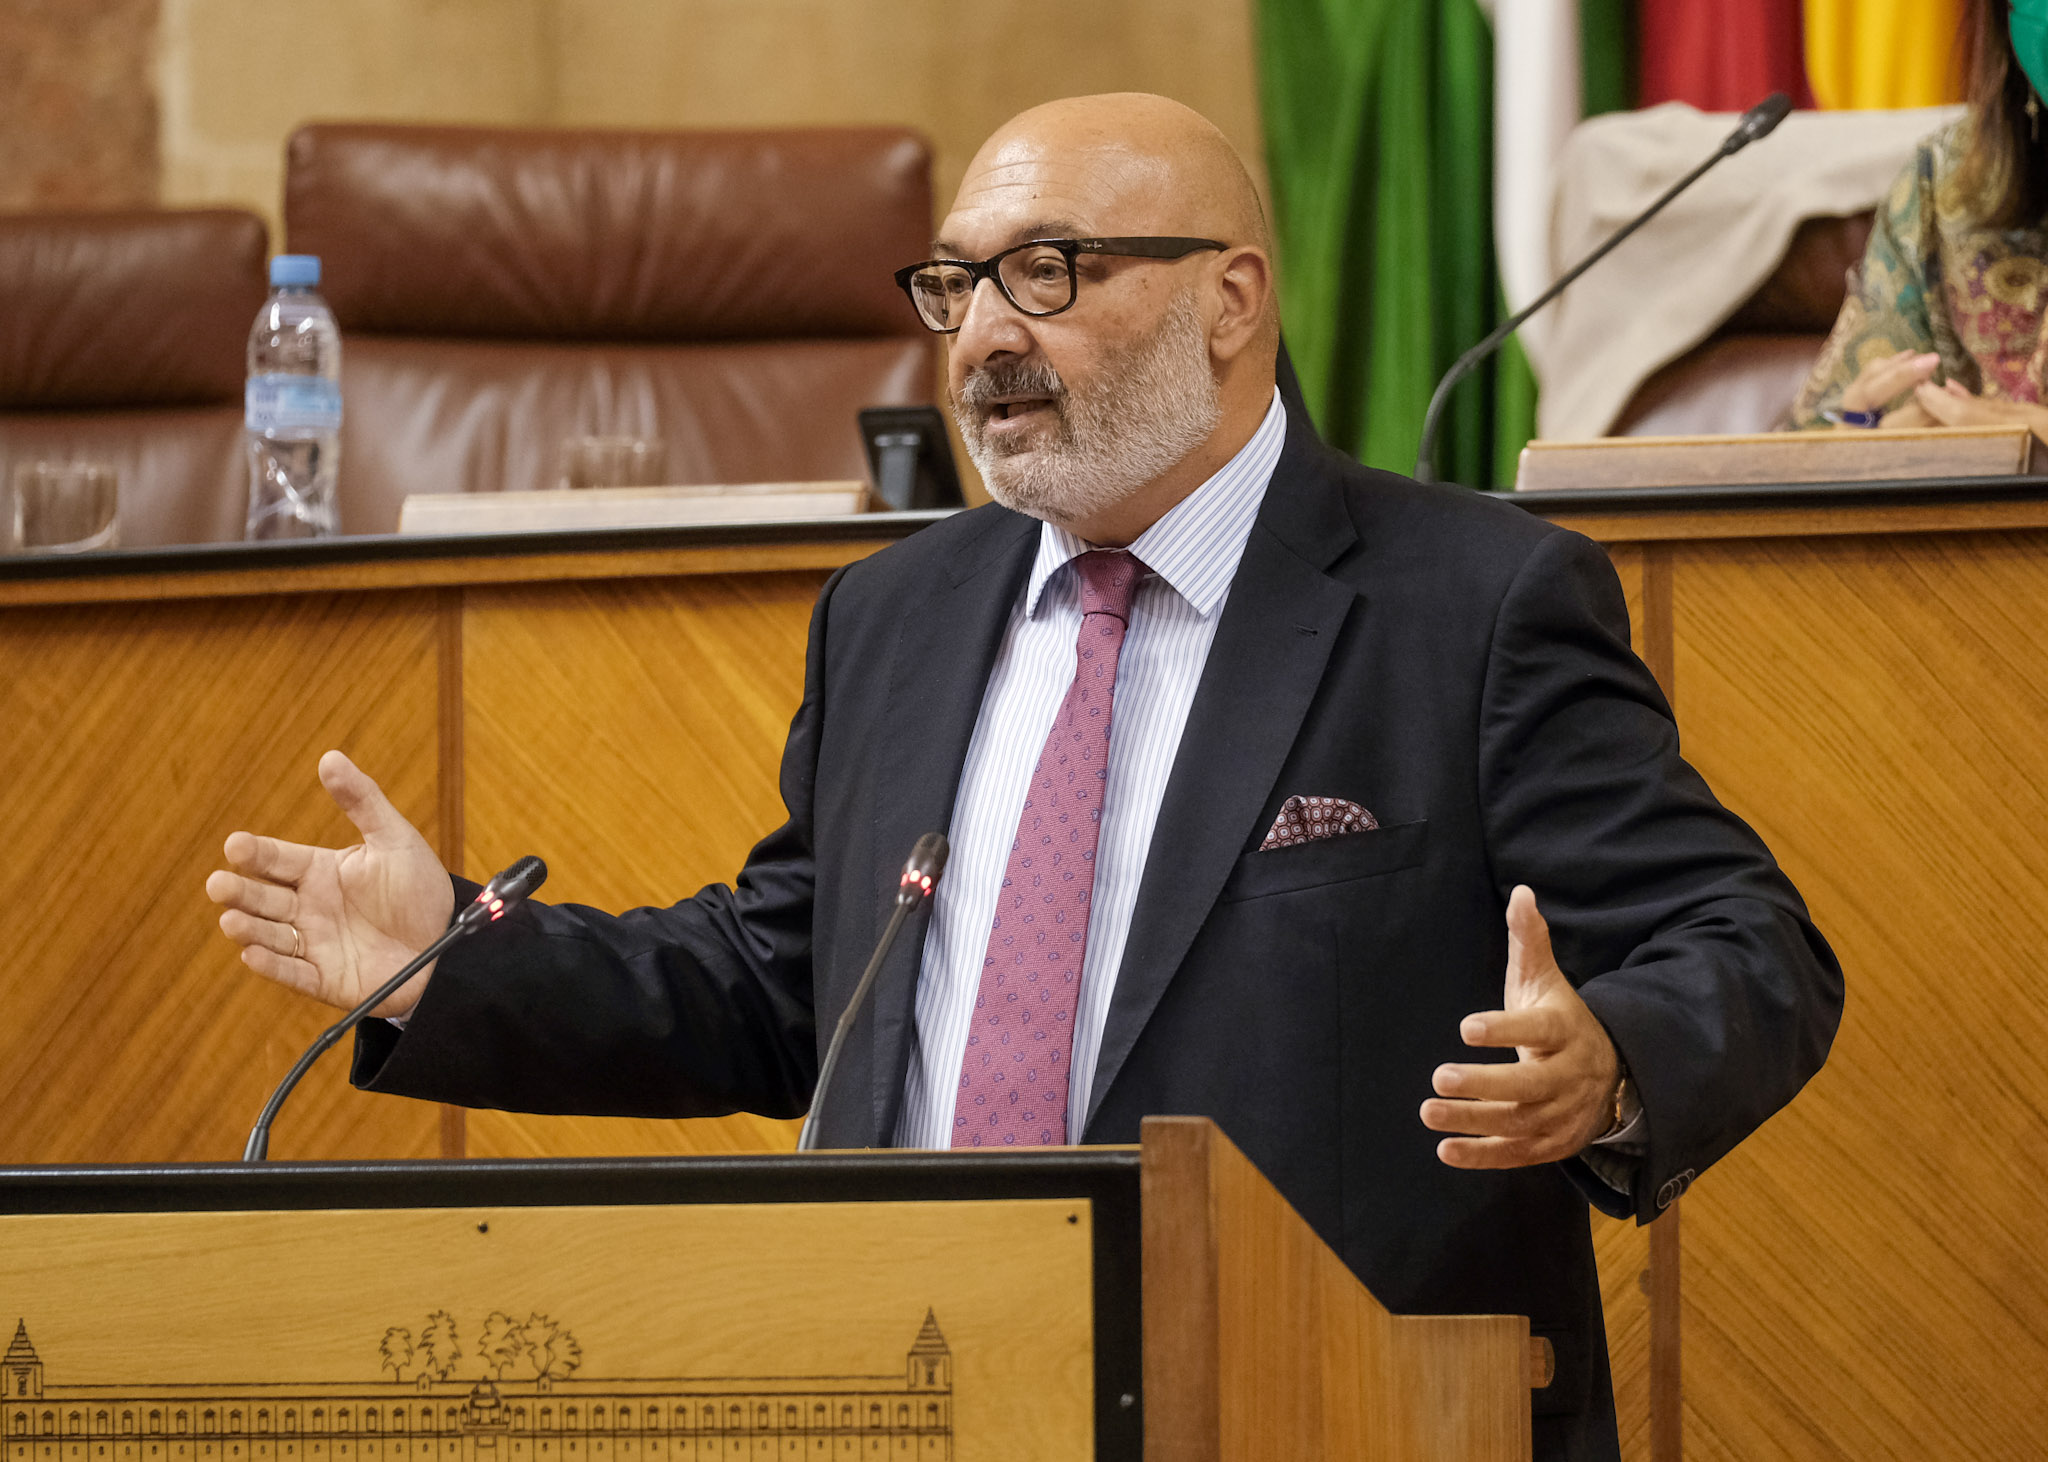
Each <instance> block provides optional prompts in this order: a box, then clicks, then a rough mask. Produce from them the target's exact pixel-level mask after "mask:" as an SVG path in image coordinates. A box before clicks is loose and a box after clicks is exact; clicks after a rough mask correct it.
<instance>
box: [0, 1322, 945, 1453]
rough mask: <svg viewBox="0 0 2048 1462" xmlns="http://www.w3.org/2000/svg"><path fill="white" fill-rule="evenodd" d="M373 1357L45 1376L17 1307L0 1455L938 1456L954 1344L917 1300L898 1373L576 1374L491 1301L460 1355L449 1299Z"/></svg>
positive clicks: (564, 1335)
mask: <svg viewBox="0 0 2048 1462" xmlns="http://www.w3.org/2000/svg"><path fill="white" fill-rule="evenodd" d="M377 1356H378V1358H379V1360H380V1361H381V1362H382V1364H383V1367H384V1369H385V1370H386V1371H388V1372H390V1373H391V1375H392V1379H390V1380H388V1381H379V1382H370V1383H360V1384H358V1383H349V1382H306V1383H301V1382H290V1381H252V1382H237V1383H225V1384H158V1383H152V1382H148V1381H140V1382H135V1383H132V1384H130V1383H124V1384H114V1385H76V1386H60V1385H51V1384H48V1383H47V1382H46V1380H45V1378H44V1371H43V1361H42V1357H41V1356H40V1355H39V1354H38V1353H37V1351H36V1348H35V1345H34V1343H33V1342H32V1341H31V1340H30V1338H29V1332H28V1325H27V1322H26V1321H25V1320H24V1321H20V1322H18V1323H17V1324H16V1326H15V1330H14V1339H13V1341H12V1343H11V1344H9V1346H8V1347H7V1350H6V1352H5V1354H4V1355H0V1462H771V1459H773V1462H780V1459H790V1462H795V1459H799V1458H802V1459H815V1462H838V1459H842V1458H862V1459H865V1458H877V1459H883V1458H887V1459H913V1458H914V1459H919V1462H951V1459H952V1456H953V1356H952V1352H951V1350H950V1349H948V1347H947V1345H946V1339H945V1336H944V1335H943V1334H942V1333H941V1332H940V1330H939V1324H938V1319H937V1317H936V1316H935V1315H933V1314H932V1313H931V1312H930V1311H926V1313H925V1319H924V1325H923V1327H922V1328H921V1329H920V1330H919V1331H918V1333H917V1338H916V1339H915V1340H914V1341H913V1342H912V1344H911V1347H910V1350H909V1352H908V1354H907V1355H906V1356H905V1360H904V1368H903V1370H902V1372H901V1373H899V1374H897V1375H849V1376H770V1377H763V1376H739V1377H731V1376H690V1377H664V1378H651V1379H619V1378H583V1377H578V1376H576V1375H575V1371H576V1370H577V1369H578V1367H579V1366H580V1364H581V1359H582V1353H581V1349H580V1347H579V1346H578V1344H577V1342H576V1339H575V1337H574V1336H573V1335H572V1334H571V1333H570V1332H569V1331H568V1330H566V1329H564V1328H562V1327H561V1326H559V1325H557V1324H555V1323H554V1322H553V1321H551V1320H549V1319H548V1318H547V1317H546V1316H543V1315H534V1316H532V1317H530V1318H529V1319H527V1320H525V1321H514V1320H512V1319H511V1318H510V1317H508V1316H506V1315H505V1314H504V1313H502V1312H499V1313H494V1314H493V1315H492V1316H491V1317H490V1318H489V1319H488V1320H486V1321H485V1323H484V1327H483V1330H482V1331H481V1332H480V1334H479V1336H478V1339H477V1342H476V1354H475V1357H474V1362H475V1364H474V1365H465V1362H467V1361H470V1360H471V1357H469V1356H467V1355H465V1353H464V1352H463V1350H462V1348H461V1344H460V1341H459V1338H458V1333H457V1327H456V1324H455V1322H454V1320H453V1319H452V1318H451V1317H450V1316H449V1315H448V1313H447V1312H446V1311H438V1312H436V1313H435V1314H434V1315H433V1316H431V1317H430V1318H429V1320H428V1323H427V1325H426V1326H425V1328H424V1329H423V1330H422V1331H421V1334H420V1336H419V1339H418V1341H417V1342H415V1340H414V1339H413V1336H412V1334H411V1332H410V1331H408V1330H404V1329H400V1328H398V1327H395V1326H394V1327H393V1328H392V1329H390V1330H387V1331H386V1332H385V1334H384V1338H383V1342H382V1344H381V1345H380V1346H378V1347H377ZM478 1367H480V1368H481V1370H482V1372H483V1374H482V1375H481V1376H477V1375H475V1374H474V1371H475V1369H476V1368H478ZM464 1369H470V1370H471V1371H472V1374H471V1375H470V1376H468V1377H463V1376H461V1375H460V1372H461V1371H462V1370H464Z"/></svg>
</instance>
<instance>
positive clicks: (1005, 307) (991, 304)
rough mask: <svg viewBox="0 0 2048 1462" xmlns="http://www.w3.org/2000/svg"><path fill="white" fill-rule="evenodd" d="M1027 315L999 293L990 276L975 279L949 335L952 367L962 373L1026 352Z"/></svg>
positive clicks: (1028, 343)
mask: <svg viewBox="0 0 2048 1462" xmlns="http://www.w3.org/2000/svg"><path fill="white" fill-rule="evenodd" d="M1033 343H1034V342H1033V338H1032V335H1031V324H1030V320H1029V317H1027V316H1026V315H1025V314H1024V313H1023V312H1022V311H1020V310H1019V309H1018V308H1017V307H1016V306H1015V305H1013V304H1011V303H1010V301H1009V299H1008V298H1007V297H1006V296H1005V295H1004V294H1003V291H1002V289H1001V287H1000V286H999V285H997V283H996V282H995V281H994V280H993V279H981V280H977V281H975V285H974V292H973V293H972V294H970V295H969V296H968V297H967V312H966V314H964V315H963V316H962V317H961V319H960V329H959V330H958V331H957V332H956V333H955V334H954V336H953V367H954V370H955V371H956V372H957V373H960V374H965V373H966V372H967V371H970V370H973V369H975V368H976V367H979V366H983V365H986V364H987V363H988V362H990V361H992V360H996V359H999V358H1001V357H1004V356H1012V355H1029V354H1030V353H1031V347H1032V345H1033Z"/></svg>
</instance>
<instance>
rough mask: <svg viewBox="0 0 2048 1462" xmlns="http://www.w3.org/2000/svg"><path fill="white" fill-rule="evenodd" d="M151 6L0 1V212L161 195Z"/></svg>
mask: <svg viewBox="0 0 2048 1462" xmlns="http://www.w3.org/2000/svg"><path fill="white" fill-rule="evenodd" d="M156 16H157V0H0V210H17V209H19V210H42V209H57V208H146V207H148V206H149V205H150V204H152V203H154V202H155V201H156V197H157V132H156V95H155V92H154V89H153V87H152V85H151V77H150V64H151V47H152V45H153V44H154V42H155V39H156Z"/></svg>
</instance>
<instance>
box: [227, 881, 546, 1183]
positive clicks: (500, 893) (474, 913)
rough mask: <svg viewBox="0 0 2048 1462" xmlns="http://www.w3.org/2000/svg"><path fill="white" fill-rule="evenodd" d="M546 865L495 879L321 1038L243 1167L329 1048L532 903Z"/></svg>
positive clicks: (259, 1128)
mask: <svg viewBox="0 0 2048 1462" xmlns="http://www.w3.org/2000/svg"><path fill="white" fill-rule="evenodd" d="M547 876H548V865H547V864H545V863H543V862H541V861H540V859H538V858H535V857H532V856H531V855H529V856H527V857H524V858H521V859H520V860H519V861H518V862H517V863H514V864H513V865H512V866H511V867H510V868H507V869H506V870H505V871H504V872H503V873H500V874H499V875H498V876H497V877H496V878H493V879H492V880H491V881H490V882H489V883H487V884H485V885H484V886H483V891H482V892H480V893H479V894H477V896H476V898H475V899H474V900H473V901H472V902H470V903H468V904H465V905H464V906H463V907H462V908H461V909H459V910H457V911H456V914H455V917H454V918H452V919H450V920H449V921H448V927H447V929H446V930H445V931H443V933H442V935H441V937H440V938H439V939H436V940H435V941H434V942H433V943H432V944H430V945H428V946H427V947H426V948H425V949H423V950H421V951H420V953H419V957H418V958H416V959H414V960H413V961H412V963H410V964H408V965H407V966H406V967H405V968H404V969H402V970H400V971H399V972H398V973H397V974H395V975H393V976H392V977H391V978H390V979H388V980H386V981H385V982H384V983H383V984H381V985H379V986H378V987H377V988H376V989H375V990H374V991H372V992H371V994H370V996H369V998H368V999H366V1000H364V1001H363V1003H362V1004H360V1005H358V1006H357V1007H356V1008H355V1009H353V1010H351V1011H350V1012H349V1013H348V1014H347V1015H344V1016H343V1017H342V1018H341V1019H340V1020H337V1021H336V1022H335V1023H334V1024H333V1025H330V1026H329V1027H327V1029H326V1030H324V1031H322V1032H320V1035H319V1038H318V1039H317V1040H315V1041H314V1042H313V1044H312V1045H310V1046H308V1047H307V1048H306V1054H305V1055H303V1056H301V1057H299V1059H298V1063H297V1064H296V1065H294V1066H293V1067H292V1069H291V1070H289V1071H287V1072H286V1073H285V1074H284V1080H283V1081H280V1082H279V1083H278V1084H277V1090H276V1091H273V1092H272V1093H271V1094H270V1100H269V1101H267V1102H265V1103H264V1104H263V1114H262V1115H261V1116H259V1117H258V1118H257V1119H256V1125H255V1126H254V1127H251V1128H250V1129H249V1141H248V1143H247V1145H245V1146H244V1147H243V1148H242V1161H243V1162H262V1161H263V1160H264V1159H265V1158H267V1157H269V1156H270V1124H271V1123H272V1122H274V1121H276V1120H277V1113H278V1109H279V1108H280V1107H282V1106H283V1105H284V1100H285V1098H286V1097H288V1096H290V1095H291V1094H292V1088H294V1087H296V1086H297V1085H298V1084H299V1081H300V1079H301V1078H302V1077H304V1076H305V1074H306V1073H307V1072H308V1071H311V1070H312V1069H313V1063H314V1062H315V1061H318V1060H319V1059H320V1058H321V1057H322V1056H324V1055H325V1054H326V1053H327V1049H328V1047H330V1046H332V1045H333V1044H334V1043H335V1042H336V1041H338V1040H340V1039H341V1038H342V1037H343V1036H345V1035H347V1034H348V1033H349V1032H350V1031H352V1030H354V1029H355V1028H356V1026H357V1025H358V1024H359V1023H360V1022H361V1021H362V1018H363V1017H364V1016H366V1015H368V1014H369V1013H370V1012H371V1011H373V1010H375V1009H376V1008H377V1007H378V1006H379V1005H382V1004H383V1003H384V1002H385V1001H386V1000H389V999H390V998H391V997H392V995H394V994H395V993H397V990H398V987H399V986H400V985H403V984H404V983H405V982H406V981H407V980H410V979H411V978H412V977H413V976H414V975H416V974H418V973H419V972H420V971H421V970H423V969H425V968H426V967H427V965H429V964H430V963H432V962H433V961H434V960H435V959H437V958H438V957H439V956H440V953H441V951H442V950H444V949H446V948H447V947H448V946H449V945H451V944H453V943H454V942H455V941H456V940H458V939H461V938H463V937H464V936H465V935H469V934H474V933H475V932H476V931H477V930H479V929H481V928H483V927H484V925H486V924H489V923H492V922H494V921H495V920H498V919H502V918H504V917H505V915H506V913H507V912H509V911H510V910H512V909H514V908H517V907H518V906H519V904H520V903H521V902H522V901H523V900H525V899H526V898H528V897H529V896H530V895H531V894H532V893H533V891H534V890H535V889H537V888H539V887H540V886H541V884H542V883H544V882H546V881H547Z"/></svg>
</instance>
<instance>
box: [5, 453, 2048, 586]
mask: <svg viewBox="0 0 2048 1462" xmlns="http://www.w3.org/2000/svg"><path fill="white" fill-rule="evenodd" d="M1500 496H1501V497H1502V498H1503V499H1504V500H1505V501H1507V502H1511V503H1513V504H1514V505H1515V506H1516V507H1519V508H1522V509H1523V510H1525V511H1527V512H1531V513H1536V514H1540V515H1541V516H1543V517H1547V518H1551V519H1554V520H1556V521H1558V522H1561V523H1565V524H1567V525H1568V526H1571V527H1573V528H1577V529H1579V530H1580V531H1582V532H1585V533H1588V534H1589V535H1591V536H1592V537H1595V538H1598V539H1600V540H1602V541H1603V542H1618V541H1624V540H1628V539H1633V538H1655V539H1663V538H1689V537H1728V536H1749V535H1752V534H1756V533H1759V532H1761V533H1762V534H1763V535H1764V536H1770V535H1771V534H1773V533H1798V534H1809V533H1837V532H1847V533H1867V532H1885V531H1895V530H1916V531H1925V530H1930V529H1941V528H1948V529H1952V530H1967V529H1981V528H2001V527H2007V528H2010V527H2048V477H1943V478H1919V479H1909V480H1905V481H1897V482H1805V483H1785V484H1781V485H1777V486H1766V487H1758V486H1747V485H1742V486H1730V485H1703V486H1696V487H1643V488H1588V489H1570V490H1549V491H1539V492H1508V493H1502V494H1500ZM945 516H947V513H946V512H945V511H932V512H915V513H861V514H855V515H850V516H844V517H831V518H803V519H791V520H785V521H780V522H761V523H706V524H696V525H691V526H686V527H670V528H593V529H575V530H569V531H566V532H548V533H497V534H477V535H469V536H462V537H435V536H426V535H397V534H390V535H376V536H362V537H349V538H325V539H313V540H303V541H297V542H286V543H203V544H193V545H190V546H185V547H169V548H134V549H114V550H111V551H107V552H101V553H90V554H79V555H75V556H72V555H62V554H16V555H0V604H7V603H54V602H78V601H80V600H92V599H129V598H156V597H168V598H186V597H198V596H202V595H210V594H223V593H229V594H235V593H268V592H288V591H290V590H293V589H311V590H318V589H334V588H377V587H403V586H415V587H430V586H435V585H450V584H460V583H492V582H514V581H520V580H531V579H541V578H555V577H560V578H593V577H635V576H640V575H651V574H661V573H692V572H727V571H745V570H747V569H749V568H753V569H758V570H761V571H774V570H778V569H804V568H819V567H836V566H837V565H838V564H840V563H843V562H846V561H847V560H848V559H850V558H852V557H857V556H858V554H859V553H860V552H861V551H863V550H865V551H872V550H873V549H874V548H878V547H880V546H882V545H883V544H885V543H889V542H894V541H895V540H897V539H899V538H904V537H907V536H908V535H910V534H911V533H914V532H916V531H917V530H918V529H919V528H922V527H924V526H926V525H927V524H929V523H933V522H936V521H937V520H939V519H940V518H943V517H945ZM1710 519H1711V520H1712V523H1711V525H1710V522H1709V520H1710Z"/></svg>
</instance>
